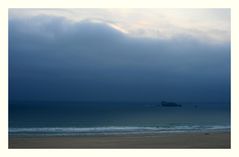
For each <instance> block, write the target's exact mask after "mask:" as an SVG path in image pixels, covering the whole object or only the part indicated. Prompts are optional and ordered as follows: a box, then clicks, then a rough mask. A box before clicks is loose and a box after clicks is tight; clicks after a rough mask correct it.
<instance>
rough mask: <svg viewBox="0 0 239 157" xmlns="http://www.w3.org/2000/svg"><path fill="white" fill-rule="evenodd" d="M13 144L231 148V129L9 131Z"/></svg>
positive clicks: (16, 146) (56, 146)
mask: <svg viewBox="0 0 239 157" xmlns="http://www.w3.org/2000/svg"><path fill="white" fill-rule="evenodd" d="M9 148H10V149H11V148H127V149H128V148H227V149H228V148H231V137H230V132H186V133H185V132H183V133H154V134H127V135H88V136H83V135H81V136H75V135H73V136H54V135H52V136H31V135H29V136H19V135H9Z"/></svg>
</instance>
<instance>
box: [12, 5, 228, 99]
mask: <svg viewBox="0 0 239 157" xmlns="http://www.w3.org/2000/svg"><path fill="white" fill-rule="evenodd" d="M9 98H10V100H11V101H144V102H147V101H150V102H151V101H153V102H155V101H162V100H168V101H176V102H180V101H184V102H185V101H187V102H221V103H229V102H230V9H9Z"/></svg>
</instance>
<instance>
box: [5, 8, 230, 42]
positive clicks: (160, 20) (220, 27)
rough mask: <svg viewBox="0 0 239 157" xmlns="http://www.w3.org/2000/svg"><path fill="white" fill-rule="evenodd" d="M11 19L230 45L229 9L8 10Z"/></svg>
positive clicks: (134, 35) (135, 35) (139, 35)
mask: <svg viewBox="0 0 239 157" xmlns="http://www.w3.org/2000/svg"><path fill="white" fill-rule="evenodd" d="M9 15H10V18H12V19H22V18H23V19H24V18H31V17H36V16H42V15H46V16H54V17H64V18H66V19H68V20H70V21H71V22H81V21H85V20H88V21H91V22H95V23H104V24H106V25H109V26H112V27H113V28H115V29H117V30H118V31H121V32H122V33H125V34H127V35H128V36H131V37H141V38H142V37H143V38H159V39H172V38H177V37H178V36H181V35H186V36H191V37H193V38H196V39H198V40H201V41H206V42H210V43H222V42H223V43H225V42H227V43H229V42H230V9H12V10H10V12H9Z"/></svg>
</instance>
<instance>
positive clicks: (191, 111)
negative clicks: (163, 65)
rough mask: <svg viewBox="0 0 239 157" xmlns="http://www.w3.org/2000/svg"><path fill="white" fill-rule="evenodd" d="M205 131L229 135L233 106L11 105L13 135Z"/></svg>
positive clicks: (10, 132)
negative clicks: (231, 108) (221, 132)
mask: <svg viewBox="0 0 239 157" xmlns="http://www.w3.org/2000/svg"><path fill="white" fill-rule="evenodd" d="M208 106H210V107H208ZM219 106H221V107H219ZM205 131H206V132H210V131H230V105H225V104H224V105H217V104H214V105H207V104H193V103H191V104H183V106H182V107H162V106H159V104H158V103H64V102H61V103H56V102H54V103H49V102H48V103H43V102H38V103H35V104H32V103H18V104H17V105H16V104H10V105H9V134H10V135H44V136H47V135H59V136H64V135H96V134H97V135H98V134H100V135H103V134H139V133H142V134H145V133H174V132H205Z"/></svg>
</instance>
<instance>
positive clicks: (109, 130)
mask: <svg viewBox="0 0 239 157" xmlns="http://www.w3.org/2000/svg"><path fill="white" fill-rule="evenodd" d="M210 131H230V126H222V125H214V126H199V125H193V126H170V127H130V126H124V127H122V126H120V127H118V126H111V127H89V128H79V127H39V128H9V133H10V134H13V135H14V134H15V135H18V134H19V135H34V134H36V135H100V134H102V135H106V134H145V133H177V132H178V133H179V132H210Z"/></svg>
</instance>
